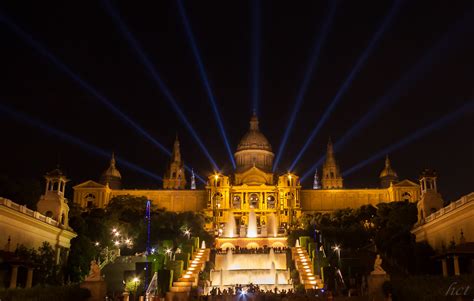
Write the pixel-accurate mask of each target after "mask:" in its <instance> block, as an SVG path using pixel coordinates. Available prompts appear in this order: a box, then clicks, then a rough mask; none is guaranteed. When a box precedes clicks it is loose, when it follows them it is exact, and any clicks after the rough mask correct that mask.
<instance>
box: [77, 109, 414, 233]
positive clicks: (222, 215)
mask: <svg viewBox="0 0 474 301" xmlns="http://www.w3.org/2000/svg"><path fill="white" fill-rule="evenodd" d="M234 158H235V162H236V165H237V166H236V169H235V172H234V173H233V174H230V175H229V174H220V173H215V174H211V175H209V177H208V181H207V184H206V187H205V190H194V189H193V190H191V189H189V190H188V189H185V188H186V178H185V175H184V164H183V161H182V158H181V152H180V149H179V142H178V141H177V140H176V141H175V144H174V148H173V154H172V156H171V162H170V165H169V166H168V169H167V172H166V173H165V178H164V183H163V188H164V189H163V190H127V189H113V187H110V185H109V184H108V183H97V182H95V181H87V182H84V183H82V184H79V185H77V186H75V187H74V202H75V203H77V204H79V205H80V206H81V207H100V208H103V207H105V206H106V205H107V204H108V202H109V201H110V200H111V199H112V198H113V197H115V196H119V195H132V196H144V197H146V198H148V199H150V200H151V201H152V202H153V203H154V204H155V205H157V206H158V207H160V208H165V209H166V210H170V211H176V212H180V211H200V212H203V213H204V214H206V215H207V216H209V217H210V218H211V219H210V220H212V223H210V224H208V227H209V228H215V229H217V228H219V227H222V225H223V224H224V223H226V222H227V221H228V219H229V217H230V213H231V212H232V216H233V217H234V218H235V221H236V226H237V227H238V228H239V227H241V226H244V225H247V223H248V216H249V213H250V211H252V210H253V211H254V212H255V214H256V216H257V223H258V225H259V228H261V226H263V225H266V224H267V223H268V216H269V215H271V216H275V217H276V220H277V221H278V224H279V226H285V225H290V224H292V223H296V221H297V220H298V218H299V217H300V216H301V214H302V213H303V212H305V211H320V212H329V211H333V210H337V209H342V208H348V207H349V208H358V207H360V206H362V205H368V204H371V205H377V204H379V203H382V202H392V201H401V200H408V201H411V202H416V201H418V200H419V199H420V186H419V185H418V184H417V183H414V182H412V181H409V180H403V181H400V182H398V177H397V175H396V173H395V171H394V170H393V169H392V167H391V165H390V162H389V161H388V158H387V160H386V162H385V168H384V169H383V170H382V172H381V173H380V181H381V185H382V187H381V188H375V189H345V188H344V187H343V178H342V175H341V172H340V169H339V166H338V164H337V162H336V159H335V156H334V151H333V147H332V144H331V142H329V143H328V146H327V156H326V161H325V162H324V165H323V168H322V177H321V182H322V188H323V189H311V190H306V189H301V185H300V182H299V177H298V175H296V174H293V173H286V174H282V175H275V174H274V173H273V172H272V166H273V158H274V153H273V151H272V146H271V144H270V143H269V142H268V140H267V138H266V137H265V136H264V135H263V133H262V132H261V131H260V128H259V123H258V119H257V117H256V116H252V118H251V120H250V128H249V130H248V132H247V133H246V134H245V135H244V136H243V138H242V139H241V141H240V142H239V144H238V147H237V150H236V152H235V154H234Z"/></svg>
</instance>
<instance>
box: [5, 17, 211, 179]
mask: <svg viewBox="0 0 474 301" xmlns="http://www.w3.org/2000/svg"><path fill="white" fill-rule="evenodd" d="M0 22H3V23H5V24H6V25H7V26H8V27H9V28H10V29H11V30H12V31H13V32H14V33H15V34H16V35H18V36H19V37H20V38H21V39H22V40H23V41H24V42H25V43H26V44H28V45H30V46H31V47H32V48H34V49H35V50H36V51H38V52H39V53H40V54H41V55H43V56H44V57H46V58H47V59H48V60H49V61H51V62H52V63H53V64H54V65H55V66H56V67H58V68H59V69H60V70H61V71H62V72H64V73H66V74H67V75H68V76H69V77H71V78H72V79H73V80H74V81H75V82H76V83H77V84H79V86H81V87H82V88H83V89H85V90H86V91H87V92H89V93H90V94H91V95H93V96H94V97H96V98H97V99H98V100H99V101H100V102H101V103H102V104H104V105H105V106H106V107H107V108H108V109H110V110H111V111H112V112H113V113H114V114H116V115H117V116H118V117H119V118H120V119H121V120H123V121H125V123H127V124H128V125H129V126H131V127H132V128H133V129H135V130H136V131H137V132H138V133H139V134H140V135H142V136H143V137H145V138H146V139H148V140H149V141H150V142H151V143H152V144H153V145H155V146H156V147H158V149H160V150H161V151H162V152H164V153H165V154H166V155H168V156H171V152H170V151H169V150H168V149H167V148H166V147H164V146H163V144H161V143H160V142H158V141H157V140H156V139H155V138H153V137H152V136H151V135H150V134H149V133H148V132H147V131H145V130H144V129H143V128H142V127H141V126H140V125H138V124H137V123H136V122H135V121H133V120H132V119H131V118H130V117H128V116H127V115H126V114H125V113H123V112H122V111H121V110H120V109H118V108H117V107H116V106H115V105H114V104H113V103H112V101H110V100H108V99H107V98H106V97H105V96H104V95H102V94H101V93H99V92H98V91H97V90H96V89H95V88H94V87H93V86H92V85H90V84H89V83H87V82H86V81H84V80H83V79H82V78H81V77H80V76H79V75H78V74H77V73H75V72H74V71H72V70H71V69H70V68H69V67H68V66H66V64H64V63H63V62H62V61H61V60H59V59H58V58H57V57H56V56H54V55H53V54H52V53H51V52H50V51H48V50H47V49H46V47H44V46H43V45H42V44H41V43H39V42H38V41H36V40H35V39H33V37H32V36H31V35H29V34H28V33H26V32H25V31H23V30H22V29H21V28H20V27H19V26H17V25H16V24H15V23H14V22H12V21H11V20H10V19H9V18H7V17H6V16H5V15H3V14H2V13H0ZM185 167H186V170H188V171H191V170H192V168H191V167H189V166H185ZM196 177H197V178H198V180H199V181H200V182H202V183H203V184H205V183H206V181H205V180H204V179H203V178H202V177H201V176H199V175H197V174H196Z"/></svg>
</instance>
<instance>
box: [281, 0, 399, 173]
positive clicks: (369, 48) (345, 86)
mask: <svg viewBox="0 0 474 301" xmlns="http://www.w3.org/2000/svg"><path fill="white" fill-rule="evenodd" d="M400 3H401V0H395V1H394V2H393V5H392V7H391V9H390V11H389V13H388V15H387V16H386V17H385V18H384V21H383V23H382V24H381V26H380V27H379V29H378V30H377V31H376V33H375V35H374V36H373V37H372V40H371V41H370V43H369V45H368V46H367V48H366V49H365V51H364V52H363V53H362V55H361V56H360V57H359V59H358V60H357V62H356V64H355V66H354V68H353V69H352V71H351V72H350V73H349V76H348V77H347V78H346V80H345V81H344V83H343V84H342V86H341V88H340V89H339V91H338V92H337V93H336V96H335V97H334V98H333V100H332V101H331V103H330V104H329V106H328V107H327V109H326V111H325V112H324V114H323V116H322V117H321V119H319V122H318V124H317V125H316V127H315V128H314V129H313V131H312V132H311V133H310V135H309V137H308V139H307V140H306V143H305V144H304V145H303V147H302V148H301V150H300V152H299V153H298V155H297V156H296V158H295V160H294V161H293V163H292V164H291V166H290V170H293V169H294V168H295V165H296V164H297V163H298V161H299V160H300V159H301V157H302V156H303V154H304V152H305V151H306V149H307V148H308V147H309V145H310V144H311V142H312V141H313V139H314V137H315V136H316V134H317V133H318V132H319V130H320V129H321V127H322V126H323V125H324V124H325V123H326V121H327V119H328V118H329V116H330V115H331V113H332V111H333V110H334V108H335V107H336V105H337V104H338V103H339V101H340V100H341V98H342V96H343V95H344V93H345V92H346V91H347V90H348V89H349V87H350V85H351V83H352V81H353V80H354V78H355V76H356V75H357V74H358V73H359V71H360V70H361V69H362V67H363V66H364V64H365V62H366V61H367V59H368V57H369V56H370V54H371V53H372V51H373V49H374V48H375V46H376V44H377V43H378V41H379V40H380V38H381V37H382V35H383V33H384V32H385V31H386V29H387V27H388V26H389V25H390V23H391V21H392V20H393V18H394V17H395V15H396V13H397V12H398V10H399V8H400Z"/></svg>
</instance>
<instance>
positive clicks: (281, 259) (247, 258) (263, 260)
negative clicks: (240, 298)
mask: <svg viewBox="0 0 474 301" xmlns="http://www.w3.org/2000/svg"><path fill="white" fill-rule="evenodd" d="M228 258H229V256H228V255H226V254H216V261H215V266H214V269H215V270H216V271H218V270H221V269H224V270H270V269H271V265H272V262H274V263H275V269H277V270H286V269H287V266H286V253H279V254H278V253H277V254H274V255H273V258H270V255H269V254H232V262H229V259H228ZM235 283H237V282H235Z"/></svg>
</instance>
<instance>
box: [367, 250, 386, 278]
mask: <svg viewBox="0 0 474 301" xmlns="http://www.w3.org/2000/svg"><path fill="white" fill-rule="evenodd" d="M370 274H372V275H373V274H378V275H382V274H383V275H385V274H387V273H386V272H385V271H384V269H382V258H380V254H377V258H375V262H374V270H373V271H372V272H371V273H370Z"/></svg>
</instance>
